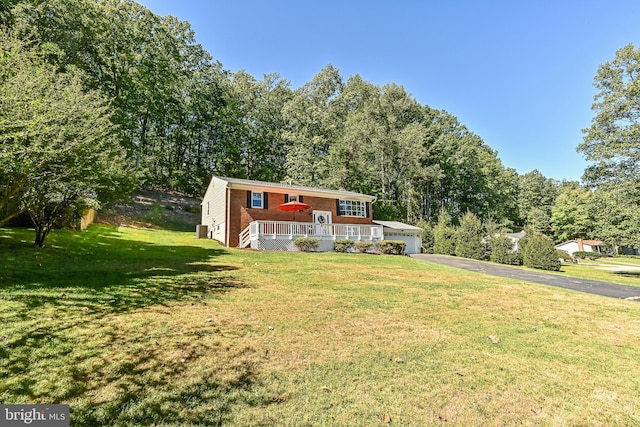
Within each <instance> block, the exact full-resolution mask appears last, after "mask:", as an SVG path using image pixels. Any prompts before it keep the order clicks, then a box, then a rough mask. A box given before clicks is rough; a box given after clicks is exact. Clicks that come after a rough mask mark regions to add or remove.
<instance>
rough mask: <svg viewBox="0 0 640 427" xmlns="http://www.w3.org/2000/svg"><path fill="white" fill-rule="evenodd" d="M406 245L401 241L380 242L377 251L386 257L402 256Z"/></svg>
mask: <svg viewBox="0 0 640 427" xmlns="http://www.w3.org/2000/svg"><path fill="white" fill-rule="evenodd" d="M406 248H407V244H406V243H405V242H403V241H402V240H381V241H380V242H378V250H379V251H380V252H382V253H383V254H386V255H404V250H405V249H406Z"/></svg>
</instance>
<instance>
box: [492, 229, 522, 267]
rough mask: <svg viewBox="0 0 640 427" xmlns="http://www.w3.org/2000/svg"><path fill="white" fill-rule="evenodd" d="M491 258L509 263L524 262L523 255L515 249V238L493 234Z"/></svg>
mask: <svg viewBox="0 0 640 427" xmlns="http://www.w3.org/2000/svg"><path fill="white" fill-rule="evenodd" d="M488 246H489V251H490V253H489V259H490V260H491V261H493V262H497V263H500V264H508V265H520V264H522V256H521V255H520V253H519V252H518V251H516V250H514V249H513V246H514V244H513V240H511V239H510V238H508V237H507V236H493V237H491V238H490V239H489V243H488Z"/></svg>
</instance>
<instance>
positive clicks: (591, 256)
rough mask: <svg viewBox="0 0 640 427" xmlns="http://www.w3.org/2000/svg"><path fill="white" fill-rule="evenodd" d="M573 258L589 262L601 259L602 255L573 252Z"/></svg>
mask: <svg viewBox="0 0 640 427" xmlns="http://www.w3.org/2000/svg"><path fill="white" fill-rule="evenodd" d="M573 256H574V257H575V258H581V259H590V260H591V261H593V260H596V259H598V258H602V254H600V253H598V252H587V251H575V252H574V253H573Z"/></svg>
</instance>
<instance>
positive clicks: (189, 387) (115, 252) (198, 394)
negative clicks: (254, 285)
mask: <svg viewBox="0 0 640 427" xmlns="http://www.w3.org/2000/svg"><path fill="white" fill-rule="evenodd" d="M0 237H1V238H0V253H1V254H2V257H0V297H1V298H2V300H3V302H2V303H0V319H4V321H5V322H6V325H5V328H2V329H0V401H3V402H6V403H19V402H24V403H27V402H30V403H35V402H40V403H70V404H71V413H72V424H73V425H150V424H157V425H160V424H161V425H222V424H224V423H225V421H226V420H228V419H229V417H230V416H231V415H230V414H231V413H232V411H233V410H234V409H235V408H237V407H238V406H243V405H249V406H253V405H265V404H270V403H274V402H275V399H273V398H272V397H270V395H269V392H268V390H265V388H264V387H263V386H262V384H261V383H260V381H259V378H258V371H259V369H258V367H259V358H258V357H257V356H256V354H255V351H253V350H252V349H251V348H250V347H247V344H242V342H240V341H239V340H237V339H236V338H234V337H236V336H237V334H238V326H237V325H235V326H234V325H230V326H228V327H227V328H228V329H229V330H225V326H223V325H217V326H216V327H215V328H212V327H211V326H210V325H211V324H210V323H203V324H202V327H200V326H198V325H196V326H192V329H191V330H186V331H181V330H180V323H178V322H179V319H177V318H176V316H173V317H170V318H171V320H170V321H169V322H170V323H169V324H168V325H165V323H164V322H165V321H164V320H163V319H162V318H160V319H158V318H155V319H154V318H153V316H154V315H155V316H157V314H154V313H157V312H154V310H157V307H158V306H160V307H163V306H164V307H168V308H166V309H163V310H165V311H167V312H171V313H172V312H173V310H181V309H184V304H187V305H188V304H192V305H193V304H195V305H198V306H201V305H203V304H204V303H205V301H207V300H211V298H224V295H225V294H226V293H228V292H232V291H233V290H234V289H238V288H242V287H245V285H244V284H243V283H242V282H240V281H239V280H238V279H237V278H235V277H234V275H233V271H234V269H235V268H234V267H232V266H229V265H225V264H222V263H220V262H218V261H217V260H218V258H219V257H221V256H222V255H225V254H227V252H226V251H225V250H224V249H221V248H219V247H215V246H213V244H212V245H211V246H209V245H208V244H202V247H199V246H195V245H193V246H182V245H175V246H174V245H171V244H156V243H147V242H143V241H133V240H128V239H125V238H122V236H120V235H119V234H118V232H117V230H116V229H115V228H112V227H97V228H94V229H90V230H89V232H84V233H63V232H60V233H56V234H54V235H52V236H51V237H52V238H51V239H50V241H49V242H48V247H47V248H46V249H45V250H37V249H34V248H32V247H31V242H30V234H29V233H28V231H22V230H15V229H12V230H4V229H3V230H1V231H0ZM129 238H130V237H129ZM181 307H182V308H181ZM146 308H150V310H149V311H146V310H145V309H146ZM136 310H143V311H142V313H143V316H140V315H139V314H138V315H136V314H135V313H133V312H135V311H136ZM188 310H189V309H187V311H188ZM130 312H131V313H132V314H133V316H131V317H130V316H129V313H130ZM185 312H186V311H185ZM147 316H149V317H148V318H147ZM160 317H161V316H160ZM140 319H142V322H141V323H140V324H137V323H136V324H128V323H127V322H132V321H136V322H140V321H141V320H140ZM147 321H148V322H149V323H148V324H146V323H145V322H147ZM163 327H166V328H167V331H164V330H163V329H162V328H163ZM96 396H97V397H96Z"/></svg>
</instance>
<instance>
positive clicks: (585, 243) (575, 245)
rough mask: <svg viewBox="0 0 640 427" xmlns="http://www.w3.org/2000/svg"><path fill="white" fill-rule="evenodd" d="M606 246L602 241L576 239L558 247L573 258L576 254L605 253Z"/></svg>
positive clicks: (557, 246)
mask: <svg viewBox="0 0 640 427" xmlns="http://www.w3.org/2000/svg"><path fill="white" fill-rule="evenodd" d="M603 245H604V244H603V243H602V242H601V241H600V240H583V239H575V240H569V241H567V242H564V243H560V244H558V245H556V248H557V249H560V250H562V251H566V252H568V253H569V255H571V256H573V253H574V252H598V253H605V250H604V246H603Z"/></svg>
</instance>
